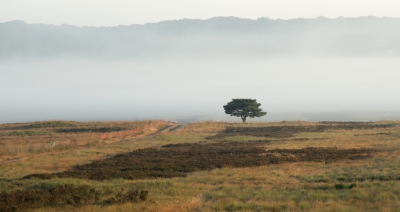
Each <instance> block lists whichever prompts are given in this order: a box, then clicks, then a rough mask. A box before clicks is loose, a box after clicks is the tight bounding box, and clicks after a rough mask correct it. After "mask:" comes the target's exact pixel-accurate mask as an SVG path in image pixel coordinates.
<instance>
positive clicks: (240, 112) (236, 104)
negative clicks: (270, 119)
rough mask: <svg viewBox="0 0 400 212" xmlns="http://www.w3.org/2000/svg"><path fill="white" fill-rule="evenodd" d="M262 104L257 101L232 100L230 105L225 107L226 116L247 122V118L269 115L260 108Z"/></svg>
mask: <svg viewBox="0 0 400 212" xmlns="http://www.w3.org/2000/svg"><path fill="white" fill-rule="evenodd" d="M260 106H261V104H260V103H257V100H256V99H232V101H230V102H228V104H226V105H224V110H225V113H226V114H229V115H231V116H236V117H240V118H242V121H243V122H246V118H247V117H250V118H255V117H261V116H264V115H266V114H267V112H264V111H262V108H260Z"/></svg>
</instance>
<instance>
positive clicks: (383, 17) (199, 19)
mask: <svg viewBox="0 0 400 212" xmlns="http://www.w3.org/2000/svg"><path fill="white" fill-rule="evenodd" d="M216 18H235V19H242V20H250V21H258V20H260V19H269V20H272V21H277V20H283V21H291V20H298V19H302V20H303V19H304V20H315V19H330V20H335V19H341V18H343V19H358V18H378V19H385V18H386V19H400V17H388V16H373V15H370V16H354V17H344V16H339V17H335V18H329V17H325V16H317V17H315V18H302V17H298V18H289V19H283V18H276V19H274V18H269V17H265V16H263V17H259V18H257V19H252V18H241V17H237V16H214V17H211V18H207V19H201V18H182V19H169V20H161V21H158V22H147V23H144V24H138V23H131V24H128V25H126V24H119V25H101V26H100V25H99V26H93V25H91V26H89V25H82V26H78V25H73V24H69V23H63V24H47V23H29V22H27V21H25V20H11V21H5V22H0V24H5V23H9V22H23V23H25V24H38V25H49V26H63V25H67V26H73V27H78V28H83V27H94V28H101V27H118V26H132V25H139V26H145V25H147V24H159V23H162V22H172V21H185V20H197V21H208V20H212V19H216Z"/></svg>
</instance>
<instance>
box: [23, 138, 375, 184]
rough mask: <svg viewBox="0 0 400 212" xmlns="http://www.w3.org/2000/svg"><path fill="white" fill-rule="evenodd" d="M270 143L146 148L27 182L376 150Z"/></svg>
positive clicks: (324, 158)
mask: <svg viewBox="0 0 400 212" xmlns="http://www.w3.org/2000/svg"><path fill="white" fill-rule="evenodd" d="M269 142H270V141H263V140H260V141H248V142H219V143H203V144H201V143H190V144H189V143H185V144H170V145H165V146H163V147H162V148H146V149H140V150H136V151H134V152H130V153H127V154H120V155H116V156H115V157H112V158H109V159H105V160H99V161H94V162H92V163H90V164H86V165H80V166H76V167H74V168H73V169H71V170H68V171H65V172H60V173H54V174H33V175H28V176H25V177H24V178H23V179H29V178H35V177H36V178H40V179H50V178H53V177H59V178H67V177H68V178H81V179H90V180H109V179H113V178H123V179H146V178H158V177H160V178H169V177H185V176H186V175H187V173H190V172H194V171H203V170H212V169H215V168H222V167H254V166H261V165H268V164H278V163H291V162H302V161H308V162H311V161H314V162H327V163H329V162H335V161H339V160H349V159H350V160H355V159H364V158H369V157H372V156H373V154H374V153H375V152H376V151H377V150H375V149H368V148H362V149H337V148H305V149H273V150H265V145H267V144H268V143H269Z"/></svg>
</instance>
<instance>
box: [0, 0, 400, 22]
mask: <svg viewBox="0 0 400 212" xmlns="http://www.w3.org/2000/svg"><path fill="white" fill-rule="evenodd" d="M216 16H235V17H240V18H249V19H257V18H259V17H269V18H271V19H293V18H316V17H318V16H324V17H328V18H337V17H340V16H343V17H360V16H377V17H396V18H400V1H399V0H379V1H377V0H374V1H366V0H335V1H331V0H301V1H300V0H247V1H244V0H229V1H228V0H169V1H164V0H141V1H137V0H136V1H135V0H134V1H132V0H112V1H111V0H102V1H95V0H84V1H82V0H0V22H7V21H12V20H22V21H25V22H27V23H44V24H55V25H60V24H71V25H75V26H116V25H130V24H144V23H149V22H160V21H163V20H174V19H184V18H187V19H208V18H211V17H216Z"/></svg>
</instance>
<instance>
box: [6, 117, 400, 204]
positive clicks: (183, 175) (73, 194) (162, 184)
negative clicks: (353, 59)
mask: <svg viewBox="0 0 400 212" xmlns="http://www.w3.org/2000/svg"><path fill="white" fill-rule="evenodd" d="M399 124H400V123H399V122H398V121H381V122H303V121H296V122H286V121H282V122H276V123H228V122H197V123H191V124H186V125H184V126H182V127H181V128H179V129H177V130H174V131H172V130H171V131H168V130H167V131H164V132H163V133H160V134H157V135H154V134H153V133H155V132H157V131H160V130H162V129H165V128H167V127H171V128H169V129H174V127H175V126H178V125H177V124H175V123H172V122H165V121H140V122H139V121H137V122H69V121H68V122H67V121H46V122H34V123H16V124H2V125H0V142H1V148H2V149H4V151H3V152H2V154H1V158H0V159H1V164H0V189H1V190H0V192H1V194H0V211H26V210H30V211H72V210H73V211H99V210H103V211H300V210H305V211H394V210H396V209H398V208H399V207H400V205H399V203H398V202H399V201H398V199H399V198H400V192H398V191H399V188H400V183H399V182H400V177H399V176H400V162H399V157H400V156H399V155H400V147H399V145H398V143H399V141H400V127H399ZM135 129H136V131H132V130H135ZM151 134H153V135H154V136H148V135H151ZM139 138H141V139H139ZM64 140H71V142H70V143H68V144H67V143H65V144H63V145H58V146H57V145H56V146H54V147H51V148H48V149H46V150H44V149H41V150H39V149H34V150H32V151H11V152H8V151H7V150H10V148H11V149H13V148H15V149H18V148H19V149H21V145H22V146H23V147H24V145H25V146H26V145H30V144H32V143H36V144H37V145H39V144H41V143H51V142H55V141H64ZM22 149H23V148H22Z"/></svg>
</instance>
